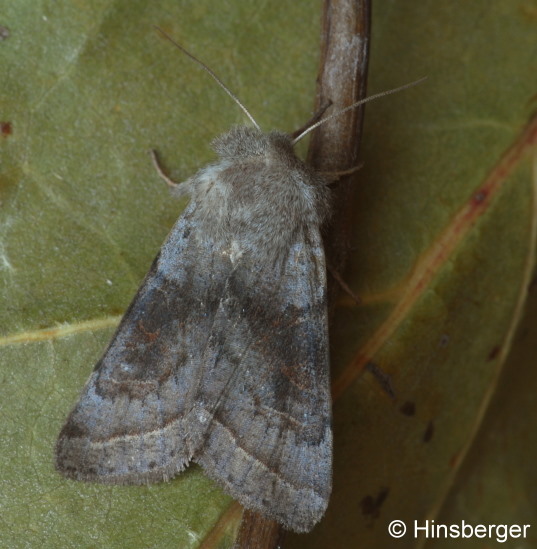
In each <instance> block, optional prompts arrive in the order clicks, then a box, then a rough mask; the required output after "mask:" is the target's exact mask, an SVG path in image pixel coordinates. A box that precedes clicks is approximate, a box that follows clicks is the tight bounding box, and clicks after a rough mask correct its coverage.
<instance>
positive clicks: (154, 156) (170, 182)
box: [149, 149, 181, 189]
mask: <svg viewBox="0 0 537 549" xmlns="http://www.w3.org/2000/svg"><path fill="white" fill-rule="evenodd" d="M149 152H150V154H151V160H153V166H155V170H157V173H158V174H159V176H160V177H161V178H162V179H164V181H166V184H167V185H168V187H171V188H172V189H177V187H179V186H180V185H181V183H177V182H176V181H174V180H173V179H170V178H169V177H168V176H167V175H166V174H165V173H164V170H163V169H162V166H161V165H160V162H159V159H158V156H157V151H155V150H153V149H151V150H150V151H149Z"/></svg>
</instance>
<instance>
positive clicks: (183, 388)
mask: <svg viewBox="0 0 537 549" xmlns="http://www.w3.org/2000/svg"><path fill="white" fill-rule="evenodd" d="M195 209H196V204H195V203H191V204H190V205H189V207H188V208H187V210H186V211H185V212H184V214H183V215H182V216H181V218H180V219H179V220H178V222H177V223H176V225H175V226H174V227H173V229H172V231H171V232H170V235H169V236H168V238H167V240H166V242H165V243H164V245H163V247H162V249H161V251H160V253H159V255H158V256H157V258H156V259H155V261H154V263H153V265H152V267H151V270H150V271H149V273H148V275H147V276H146V278H145V280H144V282H143V283H142V285H141V287H140V289H139V290H138V293H137V294H136V296H135V298H134V300H133V302H132V303H131V305H130V307H129V308H128V310H127V312H126V313H125V316H124V317H123V319H122V321H121V324H120V326H119V327H118V329H117V331H116V334H115V336H114V337H113V339H112V341H111V343H110V345H109V346H108V348H107V350H106V352H105V354H104V356H103V358H102V359H101V360H100V361H99V362H98V364H97V365H96V367H95V370H94V372H93V374H92V375H91V377H90V379H89V380H88V382H87V383H86V386H85V388H84V390H83V392H82V395H81V397H80V400H79V402H78V404H77V405H76V406H75V408H74V409H73V411H72V412H71V414H70V416H69V417H68V419H67V422H66V424H65V426H64V428H63V429H62V431H61V433H60V436H59V439H58V442H57V446H56V456H57V457H56V463H57V468H58V469H59V470H60V471H61V472H62V473H63V474H65V475H66V476H69V477H71V478H76V479H80V480H92V481H97V482H104V483H117V484H127V483H132V484H141V483H145V482H147V481H157V480H162V479H167V478H169V477H171V476H173V475H174V474H176V473H177V472H179V471H181V470H182V469H183V468H184V467H185V465H186V464H187V463H188V461H189V460H190V459H191V457H192V454H193V452H194V449H195V448H194V446H193V440H192V439H193V437H192V436H191V433H190V432H189V430H188V429H186V428H185V426H184V424H183V417H184V416H185V414H186V413H187V412H188V411H189V410H190V409H191V408H192V406H193V404H194V399H195V397H196V395H197V385H198V383H199V376H200V372H201V369H200V359H201V356H202V355H203V353H204V349H205V348H206V346H207V338H208V334H209V332H210V330H211V327H212V322H213V320H214V315H215V312H216V311H217V309H218V307H219V302H220V296H221V295H222V293H223V290H224V287H225V284H226V280H227V279H228V277H229V274H230V272H231V268H232V267H231V261H230V260H229V253H228V252H227V251H226V250H224V249H220V248H222V246H221V245H220V247H219V246H218V244H217V243H215V242H213V241H211V240H210V239H207V238H206V237H205V235H200V234H199V231H196V229H195V220H193V212H194V211H195Z"/></svg>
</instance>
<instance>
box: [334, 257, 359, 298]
mask: <svg viewBox="0 0 537 549" xmlns="http://www.w3.org/2000/svg"><path fill="white" fill-rule="evenodd" d="M326 268H327V269H328V271H329V273H330V274H331V275H332V276H333V277H334V279H335V280H336V282H337V283H338V284H339V285H340V286H341V289H342V290H343V291H344V292H345V293H347V294H349V295H350V296H351V298H352V299H353V300H354V301H355V302H356V304H357V305H361V303H362V298H361V297H359V296H357V295H356V294H355V293H354V292H353V291H352V290H351V288H350V286H349V285H348V284H347V283H346V282H345V281H344V280H343V278H342V277H341V275H340V274H339V273H338V272H337V270H336V269H335V268H334V267H332V265H327V266H326Z"/></svg>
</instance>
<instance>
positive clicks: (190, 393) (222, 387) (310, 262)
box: [56, 37, 386, 532]
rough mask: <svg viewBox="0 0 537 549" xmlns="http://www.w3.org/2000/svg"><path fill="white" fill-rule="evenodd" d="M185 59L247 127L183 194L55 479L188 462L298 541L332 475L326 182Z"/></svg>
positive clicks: (60, 453) (113, 475)
mask: <svg viewBox="0 0 537 549" xmlns="http://www.w3.org/2000/svg"><path fill="white" fill-rule="evenodd" d="M168 38H169V37H168ZM174 43H175V42H174ZM176 45H177V46H178V47H179V48H180V49H182V50H183V51H185V50H184V49H183V48H182V47H181V46H179V45H178V44H176ZM185 53H186V54H187V55H188V56H190V57H191V58H193V59H194V60H195V61H196V62H198V63H200V65H201V66H202V67H203V68H204V69H205V70H207V71H208V72H209V73H210V74H211V75H212V76H213V77H214V78H215V79H216V80H217V82H219V83H220V85H221V86H222V87H223V88H224V90H225V91H226V92H227V93H228V94H229V95H231V97H233V98H234V100H235V101H236V102H237V104H238V105H239V106H240V107H241V108H242V109H243V111H244V112H245V113H246V115H247V116H248V117H249V118H250V120H251V121H252V123H253V127H246V126H239V127H235V128H232V129H231V130H230V131H229V132H227V133H225V134H224V135H222V136H220V137H218V138H217V139H215V140H214V142H213V148H214V150H215V151H216V153H217V155H218V160H217V161H216V162H214V163H212V164H210V165H208V166H206V167H204V168H202V169H201V170H200V171H199V172H198V173H197V174H196V175H194V176H193V177H191V178H190V179H188V180H187V181H185V182H184V183H182V184H180V186H179V192H180V193H183V194H188V195H190V202H189V205H188V206H187V208H186V210H185V211H184V213H183V214H182V215H181V217H180V218H179V219H178V221H177V222H176V224H175V225H174V227H173V228H172V229H171V232H170V234H169V235H168V237H167V239H166V241H165V242H164V244H163V245H162V248H161V250H160V252H159V253H158V255H157V257H156V258H155V260H154V262H153V264H152V266H151V268H150V270H149V273H148V274H147V276H146V277H145V279H144V281H143V282H142V285H141V286H140V288H139V290H138V292H137V294H136V296H135V297H134V299H133V301H132V303H131V304H130V306H129V307H128V309H127V311H126V313H125V315H124V317H123V319H122V321H121V323H120V325H119V327H118V328H117V331H116V333H115V335H114V336H113V338H112V341H111V342H110V344H109V345H108V348H107V349H106V351H105V352H104V355H103V357H102V358H101V360H100V361H99V362H98V363H97V365H96V366H95V369H94V371H93V373H92V374H91V376H90V378H89V380H88V381H87V383H86V385H85V387H84V389H83V391H82V394H81V396H80V399H79V401H78V403H77V404H76V406H75V407H74V409H73V410H72V411H71V413H70V415H69V417H68V418H67V421H66V423H65V425H64V427H63V429H62V430H61V432H60V435H59V438H58V441H57V444H56V467H57V469H58V470H59V471H60V472H61V473H62V474H63V475H65V476H66V477H69V478H72V479H76V480H83V481H94V482H101V483H107V484H146V483H150V482H158V481H165V480H168V479H171V478H172V477H174V476H175V475H176V474H178V473H179V472H181V471H182V470H183V469H184V468H185V467H186V466H187V464H188V463H189V462H191V461H194V462H196V463H199V464H200V465H201V466H202V467H203V469H204V471H205V472H206V474H207V475H208V476H209V477H211V478H213V479H214V480H216V481H217V482H218V483H219V484H220V485H221V486H223V488H224V489H225V490H226V491H227V492H228V493H229V494H231V496H233V497H234V498H235V499H237V500H238V501H239V502H240V503H241V504H242V505H244V506H245V507H247V508H249V509H252V510H255V511H258V512H260V513H262V514H263V515H265V516H266V517H269V518H272V519H275V520H276V521H278V522H280V523H281V524H282V525H283V526H284V527H285V528H287V529H290V530H293V531H296V532H306V531H309V530H311V529H312V528H313V526H314V525H315V524H316V523H317V522H318V521H319V520H320V519H321V517H322V516H323V514H324V512H325V509H326V507H327V504H328V499H329V496H330V491H331V477H332V474H331V471H332V431H331V402H330V386H329V382H330V376H329V357H328V326H327V307H326V266H325V255H324V251H323V244H322V241H321V234H320V228H321V226H322V224H323V223H324V222H325V221H326V220H327V218H328V217H329V213H330V191H329V188H328V183H329V181H328V179H327V178H326V177H324V176H323V175H321V174H319V173H316V172H315V171H314V170H313V169H312V168H311V167H309V166H308V165H306V164H305V163H304V162H303V161H302V160H300V159H299V158H298V157H297V156H296V154H295V153H294V150H293V146H294V144H295V143H296V141H297V140H298V139H300V138H301V137H302V136H299V137H298V138H296V139H294V140H293V139H292V138H291V137H290V136H289V135H287V134H285V133H282V132H277V131H273V132H269V133H265V132H263V131H261V130H260V129H259V126H258V125H257V123H256V122H255V120H254V119H253V118H252V116H251V115H250V113H249V112H248V111H247V110H246V108H245V107H244V106H243V105H242V104H241V103H240V101H239V100H238V99H237V98H236V97H235V96H234V95H233V94H232V93H231V92H230V91H229V90H228V88H226V87H225V86H224V85H223V84H222V83H221V81H220V80H219V79H218V77H216V75H214V73H213V72H212V71H211V70H210V69H209V68H208V67H206V66H205V65H204V64H203V63H201V62H200V61H199V60H197V59H196V58H194V57H193V56H192V55H191V54H190V53H188V52H186V51H185ZM385 93H386V92H385ZM368 99H371V98H368ZM356 106H357V104H355V105H352V106H351V107H349V108H354V107H356ZM342 112H343V111H340V112H339V113H336V114H341V113H342ZM324 120H327V118H326V119H324ZM321 122H322V121H321ZM317 124H318V123H317ZM313 127H315V125H313V126H310V128H308V129H307V130H306V132H308V131H311V129H313Z"/></svg>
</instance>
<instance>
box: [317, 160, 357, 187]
mask: <svg viewBox="0 0 537 549" xmlns="http://www.w3.org/2000/svg"><path fill="white" fill-rule="evenodd" d="M363 167H364V163H363V162H361V163H360V164H358V165H357V166H353V167H352V168H349V169H348V170H341V171H338V172H318V173H319V174H320V175H322V176H323V177H325V178H326V179H328V180H329V181H330V182H329V185H334V184H337V183H338V180H339V179H341V178H342V177H344V176H346V175H352V174H353V173H356V172H357V171H359V170H361V169H362V168H363Z"/></svg>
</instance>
